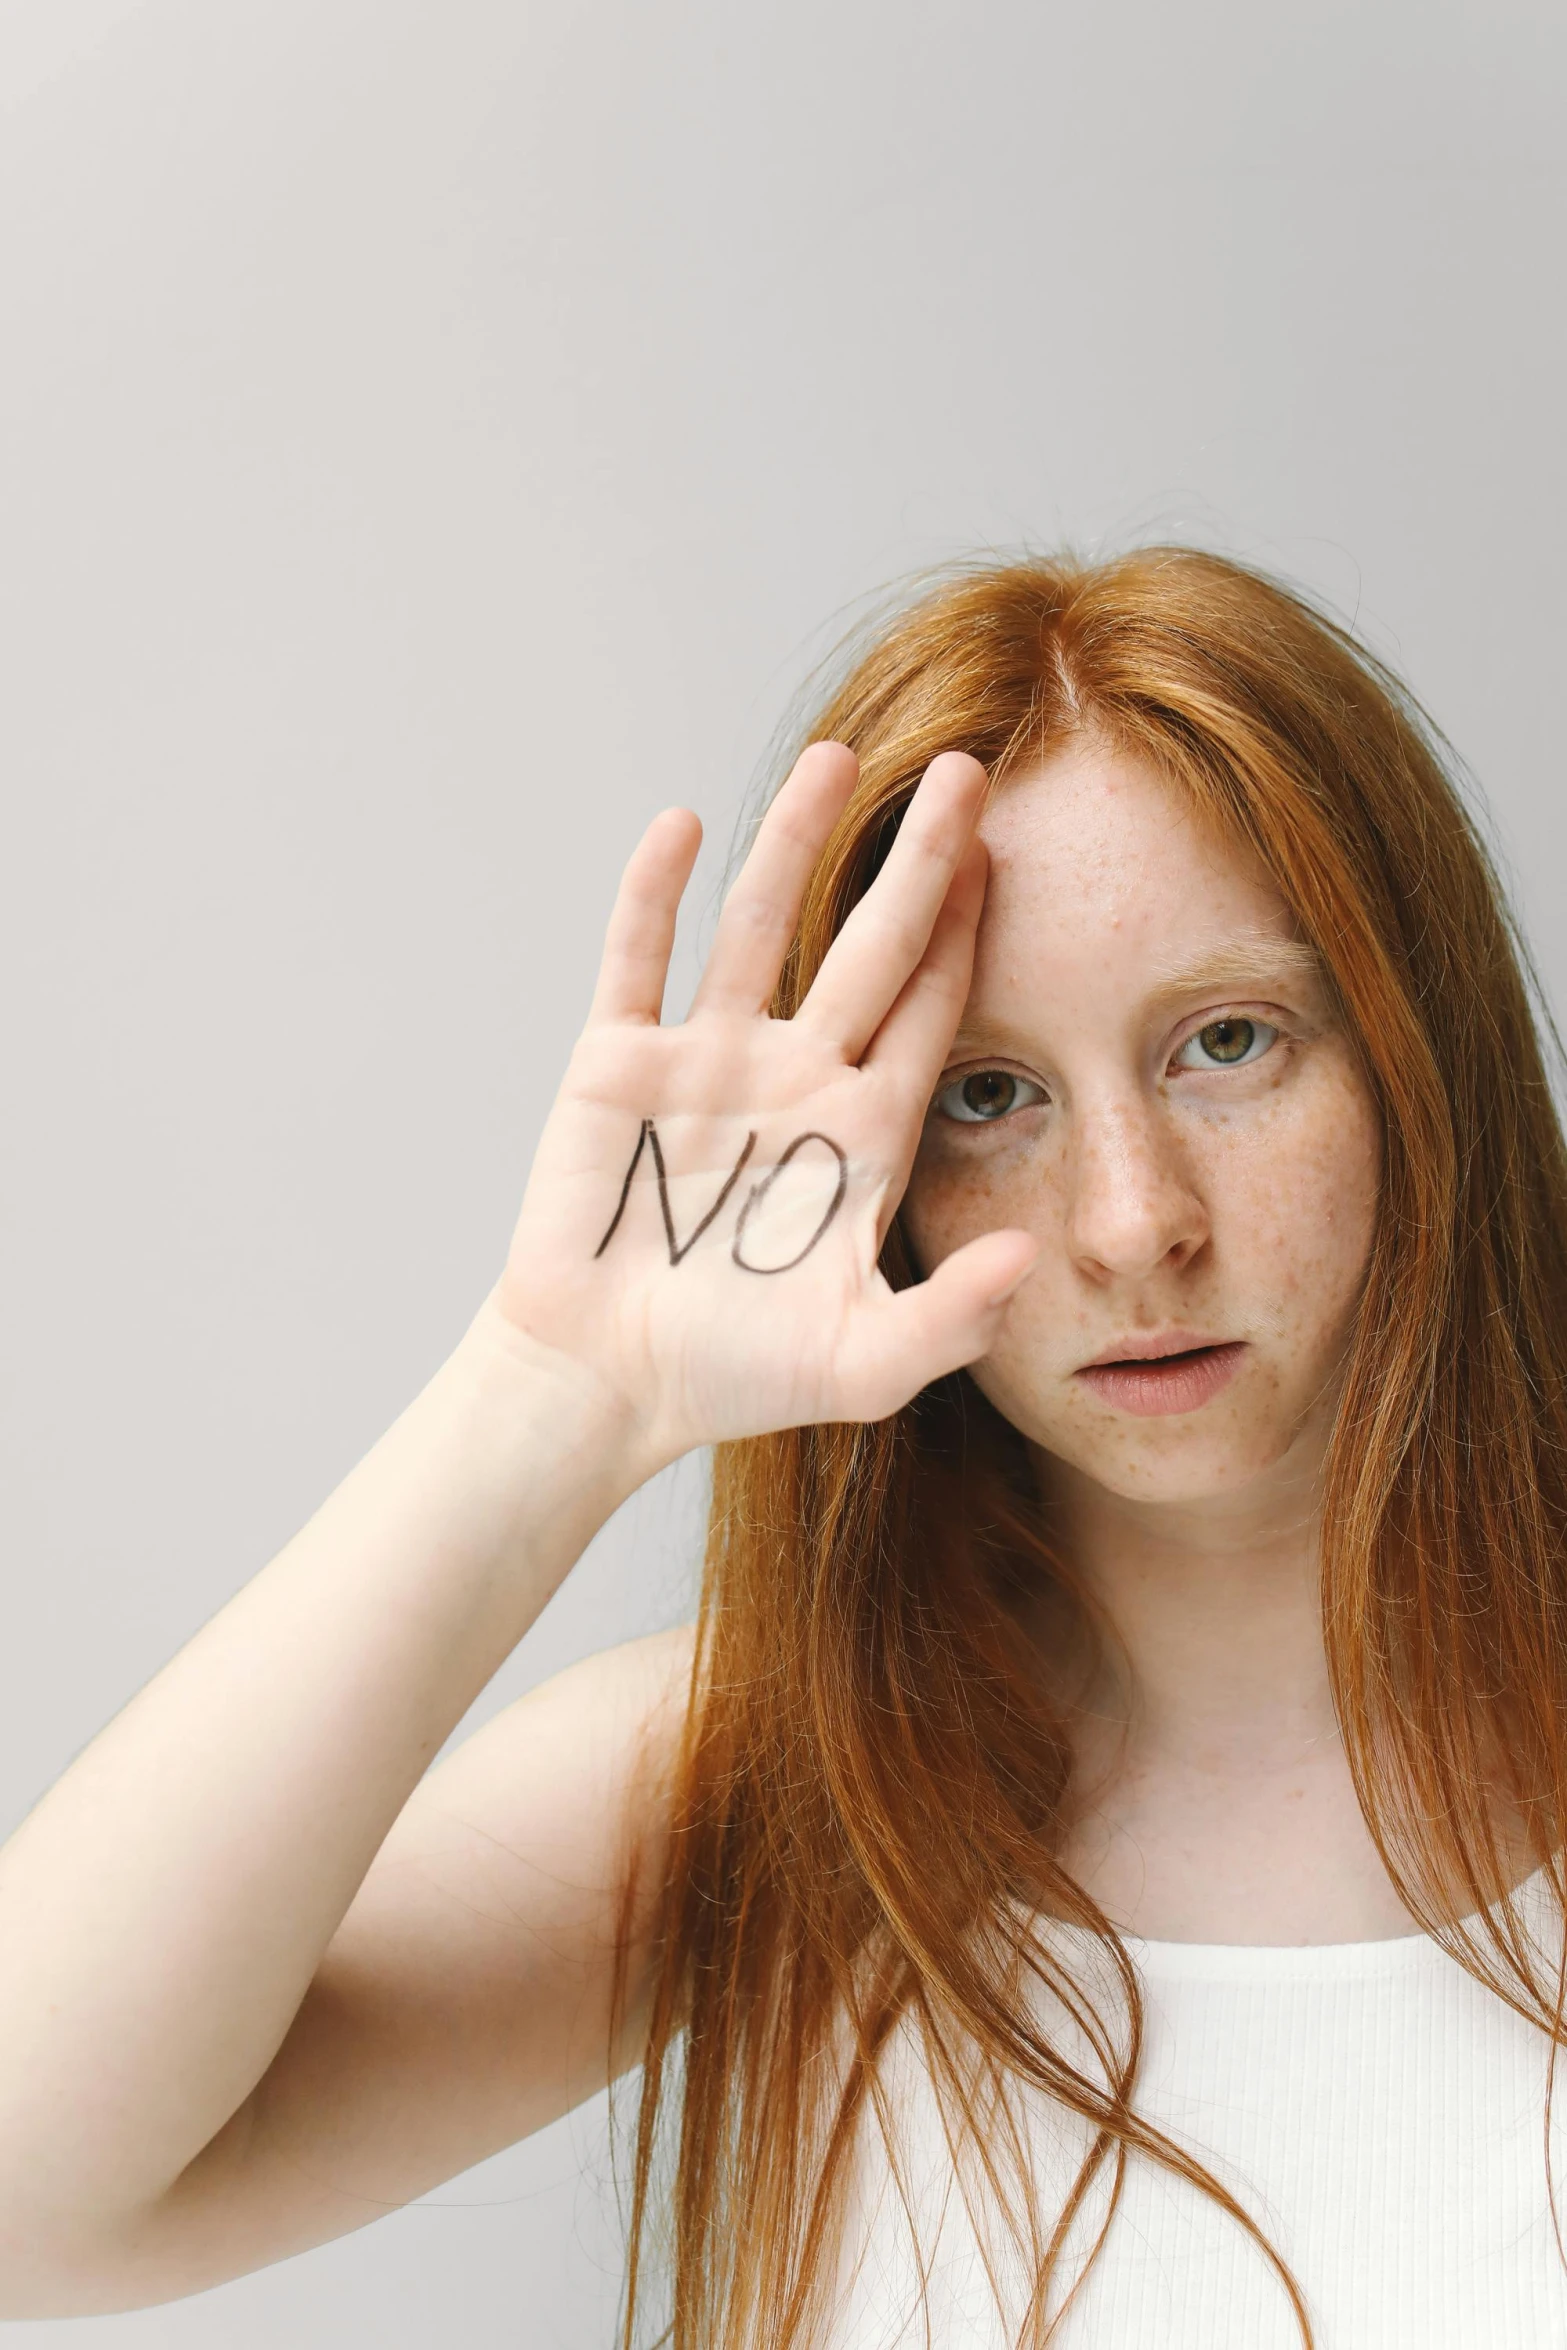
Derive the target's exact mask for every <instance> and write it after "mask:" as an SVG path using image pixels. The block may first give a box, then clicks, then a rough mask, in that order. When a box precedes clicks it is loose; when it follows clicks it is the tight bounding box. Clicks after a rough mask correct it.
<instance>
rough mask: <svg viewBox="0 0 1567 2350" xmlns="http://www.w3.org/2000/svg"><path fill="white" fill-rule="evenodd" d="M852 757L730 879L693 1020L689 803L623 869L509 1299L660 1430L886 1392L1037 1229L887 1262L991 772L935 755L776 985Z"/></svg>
mask: <svg viewBox="0 0 1567 2350" xmlns="http://www.w3.org/2000/svg"><path fill="white" fill-rule="evenodd" d="M853 776H854V769H853V762H852V760H851V759H850V758H849V755H848V754H847V753H846V752H843V751H842V750H840V749H838V748H837V747H836V746H826V745H822V746H816V747H815V748H814V749H813V751H812V752H810V753H807V754H806V757H805V759H804V760H802V761H801V763H800V766H799V767H798V768H797V769H796V771H795V774H794V775H793V776H791V778H790V781H789V783H788V784H787V785H786V786H785V787H784V790H783V791H782V792H781V793H780V794H779V797H778V799H777V800H776V801H775V802H774V804H773V807H772V809H771V810H770V811H769V814H768V817H767V820H766V822H765V823H764V825H763V827H762V830H761V832H760V833H759V835H758V838H757V841H756V844H755V847H754V848H753V850H752V853H751V856H750V857H749V858H748V860H747V862H746V866H745V869H744V871H743V873H742V874H741V876H740V879H739V881H738V882H737V883H736V886H735V889H734V891H733V893H732V894H731V897H730V900H729V902H728V905H727V906H726V908H725V912H724V917H723V920H722V922H721V924H720V926H719V932H718V936H717V939H716V940H715V943H714V948H713V953H712V956H711V958H710V961H709V965H708V968H707V971H706V973H705V975H704V978H703V981H702V985H701V987H700V989H699V991H698V995H697V999H696V1002H695V1004H694V1005H693V1007H692V1011H691V1015H690V1017H689V1018H688V1019H687V1020H686V1021H685V1022H683V1023H681V1024H680V1025H678V1026H671V1027H667V1028H666V1027H661V1026H659V1025H658V1013H659V1007H660V1003H661V999H662V992H663V984H664V976H665V972H666V969H667V963H668V956H669V949H670V944H671V941H672V937H673V929H674V919H675V912H676V908H677V905H678V901H679V896H680V891H681V889H682V888H683V887H684V883H685V880H686V878H687V876H688V875H689V871H690V866H691V862H692V859H693V857H694V854H695V847H696V832H695V825H694V820H693V819H689V818H683V817H679V816H670V817H666V818H661V819H660V820H659V822H658V824H656V825H655V826H654V827H653V828H652V830H651V832H650V833H649V835H648V836H647V838H646V839H645V840H644V842H643V844H642V847H641V849H639V851H638V853H637V856H636V857H635V858H634V859H633V861H632V864H631V866H630V867H629V868H628V869H627V875H626V880H625V883H624V884H623V886H622V891H621V896H620V899H619V901H618V902H617V906H616V911H615V916H614V918H613V920H612V922H611V926H610V932H609V938H608V941H607V944H606V948H605V957H604V965H603V971H602V975H601V979H600V985H599V990H598V994H597V996H596V997H595V1002H594V1008H593V1013H592V1015H591V1017H590V1020H589V1023H588V1026H587V1028H586V1030H585V1031H584V1034H583V1036H582V1038H581V1040H580V1042H579V1044H578V1046H577V1049H576V1051H575V1053H574V1054H573V1056H572V1061H571V1066H570V1068H569V1070H568V1072H567V1076H566V1081H565V1083H564V1085H563V1087H562V1089H561V1093H560V1097H559V1099H558V1101H557V1102H556V1105H555V1108H554V1110H553V1112H552V1114H551V1117H550V1121H549V1124H548V1126H547V1128H546V1131H545V1135H544V1138H543V1141H542V1143H541V1146H540V1150H539V1154H538V1158H537V1161H536V1163H535V1167H534V1171H533V1175H532V1177H531V1179H530V1182H529V1186H528V1193H527V1197H526V1199H525V1201H524V1203H523V1210H522V1214H521V1217H520V1218H519V1221H518V1226H517V1231H516V1235H515V1237H514V1239H513V1242H512V1248H511V1253H510V1257H509V1259H508V1263H507V1268H506V1273H505V1275H504V1277H503V1280H502V1282H501V1284H500V1287H499V1290H498V1292H497V1299H498V1302H499V1304H500V1306H501V1308H502V1310H503V1311H504V1312H506V1313H507V1314H508V1315H509V1316H510V1317H511V1318H512V1319H513V1320H515V1321H516V1322H517V1323H518V1324H519V1325H520V1326H522V1327H523V1328H525V1329H526V1330H527V1331H528V1332H529V1333H530V1335H531V1336H532V1337H534V1338H535V1339H537V1340H540V1341H542V1342H543V1343H545V1344H546V1345H548V1346H550V1347H552V1348H555V1349H558V1350H559V1351H560V1352H562V1353H563V1354H566V1355H569V1356H571V1357H574V1358H575V1359H577V1360H578V1361H580V1362H582V1363H585V1364H586V1365H588V1366H589V1367H591V1368H592V1369H593V1370H594V1371H595V1372H596V1373H597V1374H598V1375H599V1376H600V1377H602V1378H603V1379H605V1380H606V1381H607V1382H608V1383H610V1384H611V1385H612V1386H614V1387H615V1388H616V1389H617V1390H618V1391H619V1392H620V1393H621V1394H622V1395H623V1396H624V1398H625V1399H626V1401H627V1402H628V1403H629V1404H630V1405H631V1407H632V1408H633V1409H634V1410H635V1411H636V1413H637V1414H638V1415H639V1417H640V1418H641V1419H642V1420H643V1421H644V1423H645V1424H646V1425H647V1426H648V1427H649V1428H650V1429H653V1430H656V1432H657V1433H656V1437H655V1439H654V1441H655V1444H656V1447H657V1449H658V1450H660V1451H662V1452H666V1453H671V1454H672V1453H674V1452H677V1451H680V1450H683V1449H685V1448H686V1447H687V1446H689V1445H691V1444H696V1443H702V1442H707V1441H712V1440H714V1439H717V1438H721V1437H727V1436H738V1435H745V1434H753V1433H760V1432H762V1431H763V1430H766V1429H770V1428H778V1427H786V1426H793V1425H797V1424H800V1423H803V1422H806V1421H816V1420H831V1419H865V1418H877V1417H881V1416H882V1415H883V1414H885V1413H886V1412H888V1411H891V1410H894V1409H896V1408H897V1406H898V1405H899V1404H900V1403H902V1402H904V1401H906V1400H907V1399H908V1397H909V1396H910V1395H912V1394H913V1393H914V1392H915V1391H916V1390H917V1389H918V1388H919V1387H920V1386H921V1385H923V1384H924V1383H925V1382H926V1381H927V1380H928V1379H930V1378H933V1377H935V1376H937V1375H938V1374H939V1373H940V1372H942V1371H945V1370H950V1369H952V1368H954V1367H955V1366H956V1364H957V1363H958V1362H961V1361H967V1360H971V1359H973V1357H974V1356H975V1355H976V1354H978V1353H979V1352H980V1351H982V1347H983V1345H984V1343H985V1342H986V1340H987V1339H988V1337H989V1335H990V1333H991V1331H992V1329H993V1326H994V1322H995V1319H996V1316H997V1314H998V1311H999V1308H998V1307H997V1306H996V1304H995V1302H994V1300H995V1297H996V1294H997V1292H998V1291H999V1290H1000V1289H1001V1288H1002V1287H1004V1286H1005V1285H1006V1283H1007V1282H1009V1281H1011V1280H1013V1279H1015V1277H1016V1275H1017V1273H1018V1272H1019V1271H1020V1270H1021V1269H1022V1265H1023V1263H1025V1262H1026V1259H1027V1254H1028V1250H1027V1248H1026V1245H1025V1244H1024V1242H1023V1239H1022V1236H1021V1235H1017V1234H1008V1235H995V1234H993V1235H989V1236H987V1238H986V1239H985V1240H983V1241H980V1242H976V1243H974V1244H972V1245H971V1247H970V1248H969V1249H965V1250H963V1251H961V1252H959V1257H957V1258H954V1259H951V1260H949V1262H948V1265H947V1266H944V1267H943V1268H942V1271H941V1275H940V1276H939V1278H938V1279H937V1280H936V1281H932V1282H929V1283H924V1284H921V1285H920V1287H919V1288H918V1289H917V1290H916V1291H913V1292H906V1293H904V1295H903V1296H902V1297H900V1298H896V1299H895V1298H894V1297H893V1296H892V1294H891V1292H890V1291H889V1289H888V1287H887V1284H886V1282H885V1281H884V1280H883V1278H882V1276H881V1274H880V1272H879V1271H878V1269H877V1256H878V1253H879V1250H880V1246H881V1242H882V1239H883V1237H884V1235H885V1231H886V1226H887V1222H888V1220H889V1218H890V1216H891V1214H892V1211H893V1209H894V1207H895V1206H896V1204H897V1201H898V1198H899V1197H900V1196H901V1193H902V1189H903V1185H904V1183H905V1181H906V1180H907V1176H908V1171H909V1166H910V1162H911V1160H912V1157H913V1153H914V1148H915V1145H916V1142H917V1140H918V1136H919V1130H920V1124H921V1120H922V1117H923V1114H924V1111H925V1107H926V1104H927V1102H928V1100H929V1098H930V1093H931V1089H932V1086H933V1085H934V1082H935V1079H936V1077H937V1075H938V1074H939V1070H940V1066H941V1061H942V1057H943V1055H944V1054H945V1052H946V1050H947V1047H948V1045H949V1043H950V1040H951V1036H952V1032H953V1030H954V1028H955V1026H956V1023H957V1019H958V1016H959V1013H960V1012H961V1009H962V1005H963V1000H964V996H965V994H966V991H967V985H968V975H969V967H970V962H971V958H972V949H973V934H974V923H975V920H976V918H977V914H978V909H979V902H980V899H981V896H982V893H983V868H982V864H981V862H980V861H979V859H978V857H977V856H976V855H975V854H974V853H973V852H972V850H971V848H970V836H971V833H972V827H973V822H974V817H975V814H976V813H977V809H978V805H979V795H980V792H981V791H982V788H983V774H982V771H981V770H979V769H978V768H977V767H976V766H975V764H974V762H972V761H970V760H960V759H955V758H948V759H944V760H941V761H938V762H937V763H936V766H935V768H933V770H932V772H931V775H930V777H929V778H928V779H927V781H926V782H925V783H924V784H923V785H922V786H921V789H920V792H919V793H918V794H917V795H916V798H915V802H914V804H913V806H912V808H911V810H910V812H909V815H908V817H907V819H906V821H905V823H904V825H903V827H902V829H901V830H900V834H899V838H898V841H897V843H896V845H895V847H894V849H893V852H892V855H891V856H890V857H889V858H888V860H887V864H886V866H885V868H884V870H883V872H882V873H881V875H880V876H879V877H878V879H877V881H876V883H875V885H874V886H873V888H872V889H871V890H870V891H869V892H868V893H867V895H866V897H865V899H864V900H863V901H862V903H861V905H860V906H859V907H858V908H857V909H856V911H855V913H854V915H853V916H852V917H851V918H850V921H849V922H848V923H847V924H846V925H845V927H844V930H843V932H842V933H841V934H840V937H839V938H838V940H837V941H836V942H835V944H834V947H833V949H832V951H831V953H830V954H829V956H828V958H827V960H826V962H825V963H824V964H823V966H822V970H821V972H820V973H819V974H818V977H817V980H816V982H815V984H814V985H813V987H812V988H811V991H810V993H809V995H808V996H807V998H806V1000H805V1002H804V1004H803V1005H802V1006H801V1008H800V1010H799V1012H798V1013H797V1014H796V1016H795V1017H794V1019H792V1020H788V1021H783V1020H774V1019H772V1018H770V1017H769V1016H768V1014H767V1010H766V1005H767V1003H768V1000H769V999H770V997H771V994H772V990H773V988H774V986H775V984H776V981H777V975H778V970H779V968H780V966H781V963H782V959H783V955H784V953H785V951H786V949H787V947H788V944H789V940H790V938H791V936H792V934H793V930H794V925H795V922H796V920H797V918H798V912H799V903H800V896H801V892H802V890H803V887H804V884H805V880H806V878H807V876H808V873H809V870H810V867H811V864H812V863H813V862H814V860H815V858H816V856H817V855H818V854H819V853H820V850H821V847H822V844H823V842H824V840H825V837H826V834H827V831H828V830H829V829H830V827H831V825H832V823H833V822H834V821H835V819H836V817H837V815H838V814H839V813H840V812H841V809H842V806H843V803H844V800H845V798H846V796H847V792H848V790H849V788H851V787H852V783H853Z"/></svg>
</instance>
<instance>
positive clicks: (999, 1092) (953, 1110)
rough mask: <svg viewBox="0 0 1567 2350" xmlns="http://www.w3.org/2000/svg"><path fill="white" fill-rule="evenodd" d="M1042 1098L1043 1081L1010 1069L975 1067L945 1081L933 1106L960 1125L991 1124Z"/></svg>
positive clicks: (1030, 1105) (1043, 1095) (1043, 1093)
mask: <svg viewBox="0 0 1567 2350" xmlns="http://www.w3.org/2000/svg"><path fill="white" fill-rule="evenodd" d="M1044 1098H1045V1089H1044V1087H1043V1086H1042V1085H1035V1084H1034V1083H1033V1082H1032V1080H1031V1079H1029V1078H1027V1077H1014V1076H1013V1074H1012V1072H1011V1070H1010V1069H976V1070H974V1071H973V1073H972V1074H971V1075H970V1076H968V1077H957V1078H954V1079H953V1081H952V1083H951V1084H950V1085H944V1086H943V1087H942V1089H941V1091H940V1093H938V1094H937V1096H936V1107H937V1109H938V1110H939V1111H940V1112H941V1114H942V1116H943V1117H944V1118H955V1119H956V1120H957V1122H958V1124H959V1125H960V1126H991V1125H994V1123H995V1121H996V1120H997V1119H998V1118H1005V1117H1006V1116H1007V1115H1008V1114H1009V1112H1011V1111H1013V1110H1026V1109H1029V1108H1031V1107H1032V1105H1033V1104H1034V1103H1035V1102H1042V1101H1043V1100H1044Z"/></svg>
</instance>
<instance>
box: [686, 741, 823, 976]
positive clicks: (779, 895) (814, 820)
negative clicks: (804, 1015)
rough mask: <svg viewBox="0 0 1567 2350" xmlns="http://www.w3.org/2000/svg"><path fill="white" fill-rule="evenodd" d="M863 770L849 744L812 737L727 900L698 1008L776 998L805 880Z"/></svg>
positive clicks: (770, 810) (768, 815)
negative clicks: (813, 739)
mask: <svg viewBox="0 0 1567 2350" xmlns="http://www.w3.org/2000/svg"><path fill="white" fill-rule="evenodd" d="M859 774H860V763H859V761H858V759H856V757H855V756H854V753H853V752H852V751H851V750H849V749H848V748H847V746H846V745H845V744H843V743H812V744H811V745H810V747H809V748H808V749H807V750H804V751H802V752H801V754H800V756H799V758H798V759H797V760H796V761H795V763H794V765H793V767H792V768H791V769H790V771H789V776H788V779H787V781H786V782H785V783H784V785H783V787H782V788H781V790H780V791H779V793H778V795H777V797H776V798H775V799H774V801H773V804H772V806H771V807H770V808H769V809H768V811H767V814H766V815H765V816H764V817H763V818H762V822H761V826H760V828H759V830H758V832H757V835H756V839H755V840H754V841H753V842H752V844H751V850H750V854H749V855H748V856H747V858H746V860H745V863H744V864H743V865H742V867H741V868H740V873H739V877H738V879H737V880H736V882H735V885H734V887H733V889H732V890H731V891H730V892H729V895H728V897H727V898H726V900H725V901H724V910H723V913H722V914H721V916H720V917H719V923H718V929H717V932H716V933H715V935H714V939H713V951H712V953H711V954H710V955H709V956H708V958H707V969H706V970H705V971H704V972H703V974H702V980H701V984H700V986H699V987H698V988H697V991H696V996H695V998H694V1000H693V1002H692V1006H691V1009H692V1010H693V1012H701V1011H715V1010H719V1009H723V1010H726V1011H744V1012H760V1011H763V1010H765V1008H766V1006H767V1005H768V1004H769V1003H770V1002H771V1001H772V994H773V990H774V988H775V987H776V986H777V985H778V974H779V972H780V971H781V970H782V969H783V964H784V957H785V955H787V953H788V952H789V945H790V941H791V940H792V939H793V937H794V933H795V926H796V924H797V923H798V922H799V919H800V901H801V899H802V898H803V897H804V895H805V885H806V883H807V882H808V881H809V880H810V878H811V874H812V872H813V871H814V869H815V866H816V862H817V859H818V858H819V857H820V856H821V853H822V850H823V849H824V848H825V847H826V845H827V837H828V834H829V833H830V832H831V831H832V828H833V826H834V825H835V824H836V823H837V821H838V819H839V817H840V816H841V815H842V814H843V811H844V809H845V808H846V807H847V806H848V804H849V796H850V794H851V793H852V792H853V790H854V787H855V784H856V783H857V782H858V780H859Z"/></svg>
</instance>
